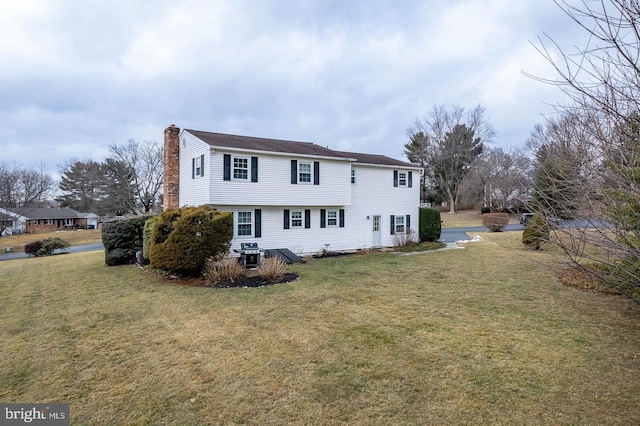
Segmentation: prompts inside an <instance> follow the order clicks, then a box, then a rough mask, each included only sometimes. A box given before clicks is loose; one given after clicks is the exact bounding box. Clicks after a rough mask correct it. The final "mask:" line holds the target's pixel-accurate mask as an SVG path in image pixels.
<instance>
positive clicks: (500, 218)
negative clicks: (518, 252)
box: [482, 213, 509, 232]
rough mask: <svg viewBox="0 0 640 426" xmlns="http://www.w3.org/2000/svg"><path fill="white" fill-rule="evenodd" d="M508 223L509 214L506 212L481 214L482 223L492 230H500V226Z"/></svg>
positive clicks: (502, 226)
mask: <svg viewBox="0 0 640 426" xmlns="http://www.w3.org/2000/svg"><path fill="white" fill-rule="evenodd" d="M508 224H509V215H508V214H506V213H486V214H483V215H482V225H484V226H485V227H486V228H487V229H489V230H490V231H492V232H501V231H502V228H504V227H505V226H507V225H508Z"/></svg>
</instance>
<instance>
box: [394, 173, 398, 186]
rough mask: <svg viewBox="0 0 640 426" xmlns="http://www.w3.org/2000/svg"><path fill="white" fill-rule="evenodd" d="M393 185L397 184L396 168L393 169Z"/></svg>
mask: <svg viewBox="0 0 640 426" xmlns="http://www.w3.org/2000/svg"><path fill="white" fill-rule="evenodd" d="M393 186H394V187H397V186H398V171H397V170H394V171H393Z"/></svg>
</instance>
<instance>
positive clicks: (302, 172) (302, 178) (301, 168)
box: [298, 161, 311, 183]
mask: <svg viewBox="0 0 640 426" xmlns="http://www.w3.org/2000/svg"><path fill="white" fill-rule="evenodd" d="M298 182H300V183H311V163H304V162H302V161H301V162H299V163H298Z"/></svg>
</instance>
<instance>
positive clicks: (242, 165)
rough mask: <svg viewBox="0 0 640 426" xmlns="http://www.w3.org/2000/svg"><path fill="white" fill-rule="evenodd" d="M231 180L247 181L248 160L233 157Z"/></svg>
mask: <svg viewBox="0 0 640 426" xmlns="http://www.w3.org/2000/svg"><path fill="white" fill-rule="evenodd" d="M233 178H234V179H241V180H247V179H249V159H248V158H246V157H233Z"/></svg>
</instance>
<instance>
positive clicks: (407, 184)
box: [393, 170, 413, 188]
mask: <svg viewBox="0 0 640 426" xmlns="http://www.w3.org/2000/svg"><path fill="white" fill-rule="evenodd" d="M412 181H413V172H407V171H401V170H394V171H393V186H394V187H396V188H398V187H402V188H411V187H412V186H413V182H412Z"/></svg>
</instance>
